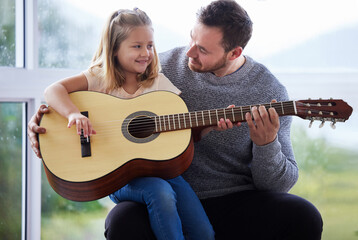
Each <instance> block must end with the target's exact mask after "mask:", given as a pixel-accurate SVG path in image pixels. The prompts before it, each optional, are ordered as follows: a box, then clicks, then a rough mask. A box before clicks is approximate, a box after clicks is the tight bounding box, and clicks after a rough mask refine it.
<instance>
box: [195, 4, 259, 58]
mask: <svg viewBox="0 0 358 240" xmlns="http://www.w3.org/2000/svg"><path fill="white" fill-rule="evenodd" d="M197 20H198V22H199V23H201V24H204V25H206V26H208V27H217V28H219V29H220V30H221V31H222V33H223V40H222V45H223V47H224V49H225V51H226V52H229V51H230V50H232V49H234V48H236V47H238V46H240V47H242V48H245V46H246V44H247V43H248V42H249V40H250V38H251V35H252V21H251V19H250V17H249V15H248V14H247V12H246V11H245V9H243V8H242V7H241V6H240V5H239V4H238V3H237V2H235V1H233V0H218V1H214V2H212V3H210V4H209V5H208V6H206V7H203V8H201V9H200V10H199V11H198V13H197Z"/></svg>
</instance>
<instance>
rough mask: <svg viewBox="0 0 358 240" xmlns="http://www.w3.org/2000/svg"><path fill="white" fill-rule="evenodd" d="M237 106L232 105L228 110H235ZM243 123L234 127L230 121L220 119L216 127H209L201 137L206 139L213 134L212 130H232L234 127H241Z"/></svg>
mask: <svg viewBox="0 0 358 240" xmlns="http://www.w3.org/2000/svg"><path fill="white" fill-rule="evenodd" d="M234 107H235V105H230V106H228V107H227V108H234ZM240 125H241V123H240V122H238V123H236V125H234V124H233V123H232V122H231V121H230V120H229V119H224V118H220V119H219V121H218V122H217V125H216V126H215V127H207V128H204V129H203V130H202V131H201V137H204V136H205V135H207V134H208V133H209V132H211V131H212V130H216V131H225V130H227V129H231V128H233V127H234V126H238V127H239V126H240Z"/></svg>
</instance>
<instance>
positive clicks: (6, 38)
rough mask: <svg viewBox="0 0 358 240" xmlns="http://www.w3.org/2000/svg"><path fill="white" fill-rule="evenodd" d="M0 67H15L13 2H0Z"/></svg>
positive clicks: (5, 0)
mask: <svg viewBox="0 0 358 240" xmlns="http://www.w3.org/2000/svg"><path fill="white" fill-rule="evenodd" d="M0 53H1V54H0V66H9V67H14V66H15V1H14V0H0Z"/></svg>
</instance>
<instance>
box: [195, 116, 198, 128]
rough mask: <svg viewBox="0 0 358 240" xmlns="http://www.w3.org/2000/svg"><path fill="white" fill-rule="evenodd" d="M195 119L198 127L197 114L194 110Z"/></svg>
mask: <svg viewBox="0 0 358 240" xmlns="http://www.w3.org/2000/svg"><path fill="white" fill-rule="evenodd" d="M195 120H196V126H197V127H198V126H199V123H198V115H197V112H195Z"/></svg>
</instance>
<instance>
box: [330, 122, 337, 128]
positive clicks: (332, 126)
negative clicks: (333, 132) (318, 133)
mask: <svg viewBox="0 0 358 240" xmlns="http://www.w3.org/2000/svg"><path fill="white" fill-rule="evenodd" d="M331 128H332V129H336V121H335V120H333V121H332V122H331Z"/></svg>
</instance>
